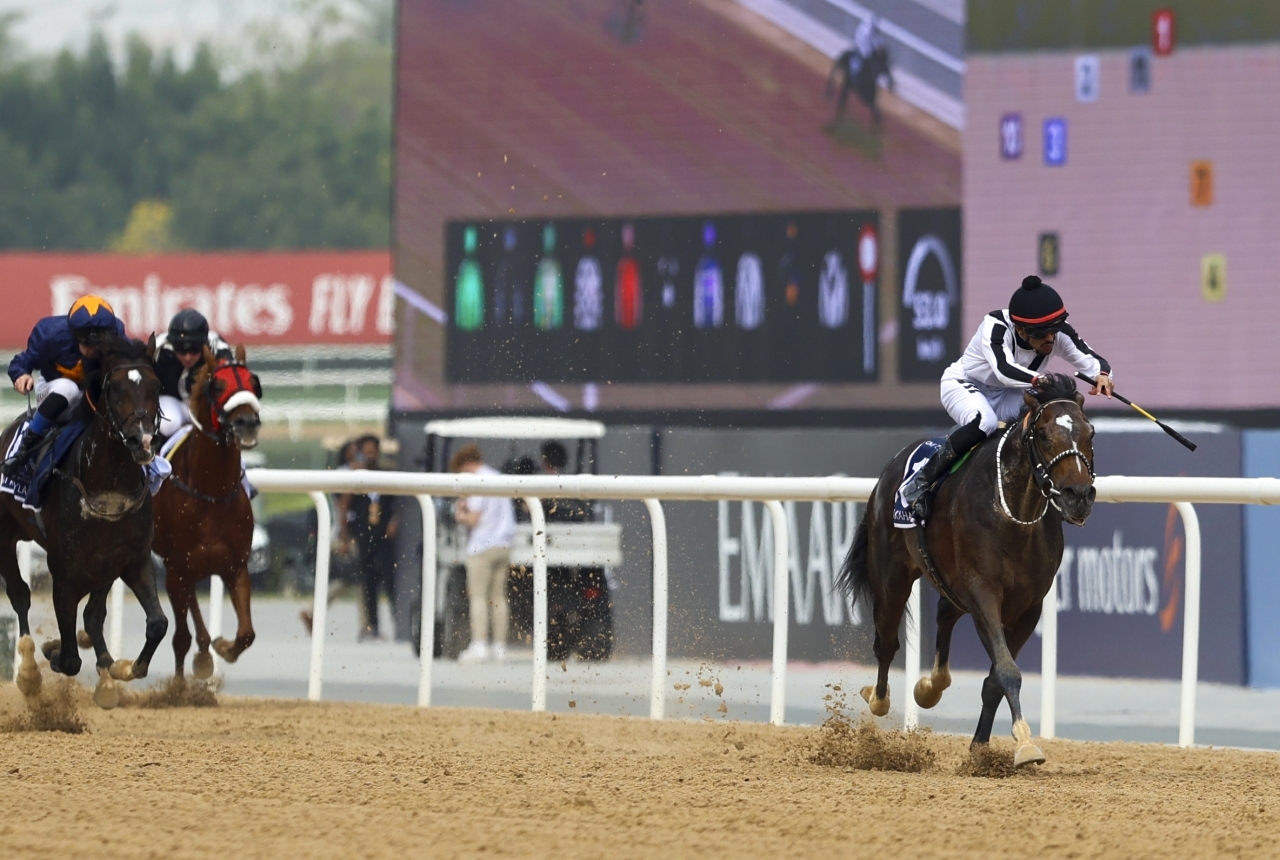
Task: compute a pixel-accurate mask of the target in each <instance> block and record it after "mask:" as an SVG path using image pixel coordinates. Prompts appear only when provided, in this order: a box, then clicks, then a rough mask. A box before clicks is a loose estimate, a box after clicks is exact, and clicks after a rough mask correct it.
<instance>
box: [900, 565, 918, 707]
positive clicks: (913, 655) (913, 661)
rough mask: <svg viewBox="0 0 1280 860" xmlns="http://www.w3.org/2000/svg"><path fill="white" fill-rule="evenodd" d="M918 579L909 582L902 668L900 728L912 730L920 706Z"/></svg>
mask: <svg viewBox="0 0 1280 860" xmlns="http://www.w3.org/2000/svg"><path fill="white" fill-rule="evenodd" d="M920 627H921V624H920V580H918V579H917V580H916V581H915V582H913V583H911V596H910V597H909V598H907V653H906V655H905V656H904V659H905V661H906V663H905V665H904V668H905V669H906V670H907V680H906V684H905V686H906V689H905V690H903V691H902V692H903V695H904V696H905V697H906V698H905V699H904V700H903V701H905V702H906V707H905V708H903V711H902V728H903V730H905V731H908V732H914V731H915V730H916V729H917V728H918V727H919V725H920V706H919V705H917V704H916V682H917V681H919V680H920Z"/></svg>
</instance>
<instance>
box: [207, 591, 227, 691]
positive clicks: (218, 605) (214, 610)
mask: <svg viewBox="0 0 1280 860" xmlns="http://www.w3.org/2000/svg"><path fill="white" fill-rule="evenodd" d="M223 594H224V587H223V584H222V577H220V576H211V577H209V626H208V628H207V629H208V631H209V638H210V640H211V641H215V642H216V641H217V639H218V637H219V636H221V635H222V603H223ZM213 668H214V671H217V670H218V669H221V668H222V658H221V657H219V656H218V652H217V651H216V650H215V651H214V652H213Z"/></svg>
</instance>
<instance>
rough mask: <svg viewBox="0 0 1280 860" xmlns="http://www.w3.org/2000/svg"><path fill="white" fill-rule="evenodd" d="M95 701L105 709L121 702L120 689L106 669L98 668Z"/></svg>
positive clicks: (107, 709)
mask: <svg viewBox="0 0 1280 860" xmlns="http://www.w3.org/2000/svg"><path fill="white" fill-rule="evenodd" d="M93 703H94V704H95V705H97V706H98V707H99V708H102V710H104V711H109V710H111V709H112V708H114V707H116V706H117V705H119V704H120V689H119V688H118V687H116V682H115V680H114V679H112V677H111V673H110V672H108V671H107V670H106V669H99V670H98V686H97V687H96V688H95V689H94V691H93Z"/></svg>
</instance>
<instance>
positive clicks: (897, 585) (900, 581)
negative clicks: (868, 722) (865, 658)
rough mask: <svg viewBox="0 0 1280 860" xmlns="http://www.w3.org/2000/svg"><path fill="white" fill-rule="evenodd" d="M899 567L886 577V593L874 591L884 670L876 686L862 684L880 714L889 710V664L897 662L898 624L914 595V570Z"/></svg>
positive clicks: (878, 657)
mask: <svg viewBox="0 0 1280 860" xmlns="http://www.w3.org/2000/svg"><path fill="white" fill-rule="evenodd" d="M872 563H874V562H872ZM895 567H896V573H897V575H896V576H895V571H894V569H892V568H891V569H890V573H889V576H888V577H886V585H887V587H886V588H885V589H884V591H885V593H884V594H883V595H881V594H876V593H875V592H874V591H873V602H874V603H875V624H876V638H875V642H874V643H873V644H872V651H873V652H874V653H875V655H876V660H877V661H878V662H879V664H880V671H879V674H878V675H877V676H876V683H875V686H874V687H863V688H862V698H863V699H865V700H866V702H867V706H868V707H869V708H870V710H871V713H872V714H874V715H875V716H877V717H883V716H884V715H885V714H887V713H889V667H890V666H891V665H893V657H894V655H895V654H897V653H898V626H899V625H900V624H901V623H902V613H903V610H905V609H906V606H907V599H908V598H909V597H910V596H911V581H912V580H911V574H910V571H909V570H908V569H907V567H906V566H905V565H896V566H895Z"/></svg>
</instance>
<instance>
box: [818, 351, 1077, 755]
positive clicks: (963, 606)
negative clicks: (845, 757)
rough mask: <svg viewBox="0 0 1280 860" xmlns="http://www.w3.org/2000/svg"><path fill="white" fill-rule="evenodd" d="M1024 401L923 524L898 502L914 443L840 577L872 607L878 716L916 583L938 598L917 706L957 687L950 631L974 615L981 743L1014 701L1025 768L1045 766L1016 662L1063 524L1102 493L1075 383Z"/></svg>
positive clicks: (878, 493)
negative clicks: (898, 519) (980, 669)
mask: <svg viewBox="0 0 1280 860" xmlns="http://www.w3.org/2000/svg"><path fill="white" fill-rule="evenodd" d="M1024 401H1025V403H1024V408H1023V411H1022V415H1021V417H1020V418H1019V420H1018V421H1016V422H1015V423H1013V424H1010V425H1009V426H1008V427H1007V428H1005V429H1004V430H1003V431H1001V432H999V433H997V434H996V435H994V436H993V437H991V438H990V439H987V440H986V441H984V442H983V443H982V444H981V445H980V446H978V447H977V448H975V449H974V450H973V453H972V454H971V455H970V456H969V458H968V463H967V464H965V465H964V466H963V468H960V469H959V470H958V471H955V472H953V473H952V475H951V476H950V477H949V478H947V479H946V480H945V481H944V482H943V483H942V485H941V487H940V488H939V489H938V492H937V496H936V497H935V499H934V503H933V508H932V511H933V512H932V514H931V515H930V517H929V520H928V522H927V523H926V524H925V525H922V526H917V527H915V528H911V529H901V528H895V527H894V524H893V508H894V503H895V497H896V495H897V491H898V487H899V485H900V484H901V483H902V480H903V476H904V473H905V471H906V468H907V463H908V460H909V459H910V457H911V454H912V453H913V452H914V451H915V449H916V446H915V445H912V446H909V447H908V448H906V449H905V450H903V451H901V452H900V453H899V454H898V455H897V456H896V457H894V458H893V459H892V460H891V461H890V462H889V465H888V466H887V467H885V470H884V472H883V473H881V475H880V479H879V481H878V482H877V483H876V488H875V490H874V491H873V492H872V494H871V498H870V500H869V501H868V502H867V508H866V513H865V514H864V515H863V519H862V522H861V523H860V524H859V526H858V530H857V532H856V533H855V535H854V539H853V544H852V546H851V547H850V548H849V554H848V556H847V558H846V559H845V562H844V565H843V567H842V568H841V570H840V574H839V577H838V579H837V584H838V586H839V587H840V588H842V589H843V590H844V591H846V592H847V593H851V594H852V595H853V597H854V599H855V600H857V599H862V600H864V601H869V602H870V606H871V609H872V614H873V616H874V620H875V642H874V645H873V650H874V652H875V656H876V659H877V661H878V662H879V664H880V665H879V669H880V671H879V675H878V677H877V679H876V683H875V685H874V686H868V687H864V688H863V689H862V697H863V698H864V699H865V700H866V701H867V704H868V705H869V706H870V709H871V713H873V714H875V715H876V716H879V717H882V716H884V715H885V714H887V713H888V712H889V666H890V663H891V662H892V661H893V656H894V654H895V653H896V652H897V650H898V624H899V622H900V621H901V619H902V614H903V610H904V609H905V607H906V603H907V599H908V597H909V596H910V594H911V587H912V584H913V583H914V582H915V580H916V579H917V578H919V577H920V576H926V577H927V578H928V579H929V580H930V582H932V583H933V585H934V587H935V588H936V589H937V590H938V594H939V599H938V615H937V620H938V635H937V654H936V656H935V657H934V663H933V671H932V672H931V673H930V674H929V675H928V676H926V677H923V678H921V679H920V681H919V683H917V684H916V687H915V690H914V691H913V692H914V695H915V700H916V704H918V705H919V706H920V707H922V708H932V707H933V706H934V705H936V704H938V702H939V701H940V700H941V698H942V692H943V691H944V690H945V689H946V688H947V687H948V686H950V684H951V674H950V671H949V668H948V659H949V654H950V649H951V631H952V629H953V628H954V627H955V624H956V622H957V621H958V620H960V617H961V616H962V615H964V614H966V613H970V614H972V615H973V623H974V627H976V628H977V631H978V637H979V638H980V639H981V640H982V644H983V647H984V648H985V649H986V651H987V655H988V656H989V657H990V658H991V671H990V673H989V674H988V675H987V677H986V680H985V681H984V682H983V684H982V715H981V716H980V717H979V719H978V728H977V731H976V732H975V733H974V736H973V744H972V745H977V744H986V743H988V742H989V741H990V739H991V727H992V723H993V721H994V720H995V715H996V710H997V708H998V707H999V706H1000V700H1001V699H1005V700H1007V701H1008V703H1009V710H1010V712H1011V714H1012V717H1013V737H1014V739H1015V740H1016V741H1017V749H1016V751H1015V753H1014V764H1015V765H1017V766H1019V767H1021V766H1023V765H1027V764H1032V763H1039V762H1042V761H1044V753H1043V752H1041V750H1040V749H1039V747H1037V746H1036V745H1035V744H1033V743H1032V742H1031V729H1030V727H1029V726H1028V725H1027V722H1026V720H1024V719H1023V718H1022V705H1021V703H1020V701H1019V692H1020V690H1021V687H1022V674H1021V672H1019V670H1018V666H1017V663H1015V662H1014V661H1015V659H1016V658H1017V656H1018V651H1019V650H1020V649H1021V648H1022V646H1023V644H1024V643H1026V641H1027V638H1028V637H1030V635H1031V633H1032V631H1033V630H1035V626H1036V623H1037V622H1038V621H1039V620H1040V604H1041V601H1042V600H1043V599H1044V596H1045V594H1046V593H1048V591H1049V588H1050V587H1051V586H1052V585H1053V577H1054V574H1055V573H1056V572H1057V570H1058V564H1059V562H1061V560H1062V547H1063V538H1062V524H1063V523H1064V522H1068V523H1071V524H1072V525H1077V526H1079V525H1083V524H1084V521H1085V520H1086V519H1087V518H1088V516H1089V513H1090V511H1091V509H1092V506H1093V501H1094V498H1095V496H1096V491H1095V490H1094V487H1093V426H1092V425H1091V424H1090V423H1089V421H1088V420H1087V419H1086V418H1085V416H1084V410H1083V405H1084V398H1083V397H1082V396H1081V395H1080V393H1079V392H1078V391H1077V390H1076V385H1075V382H1074V381H1073V380H1072V379H1071V377H1069V376H1066V375H1065V374H1061V373H1054V374H1047V375H1046V377H1045V381H1044V382H1043V383H1042V385H1041V387H1039V388H1037V389H1032V390H1030V391H1028V392H1027V393H1026V394H1025V395H1024ZM972 745H971V746H972Z"/></svg>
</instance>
